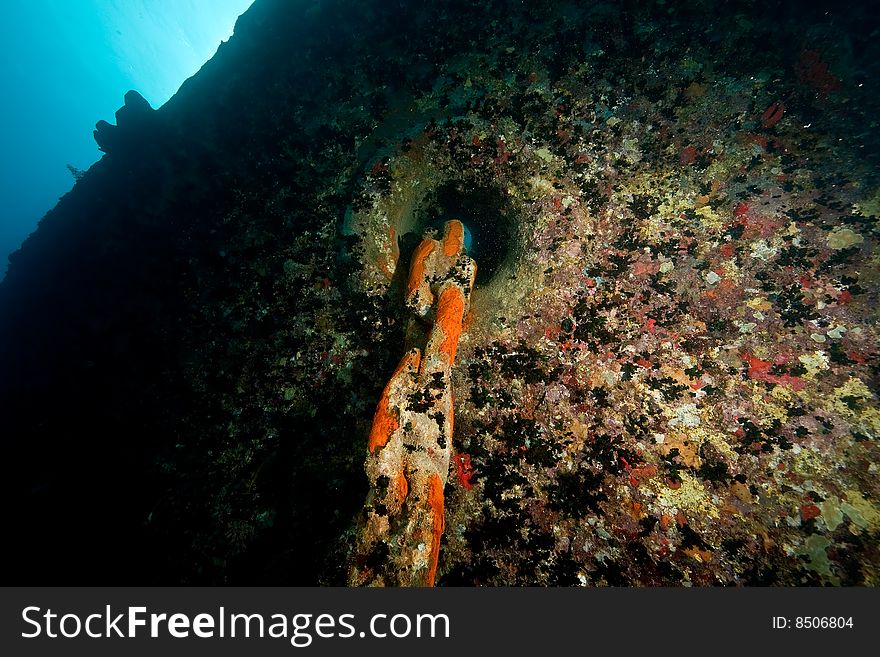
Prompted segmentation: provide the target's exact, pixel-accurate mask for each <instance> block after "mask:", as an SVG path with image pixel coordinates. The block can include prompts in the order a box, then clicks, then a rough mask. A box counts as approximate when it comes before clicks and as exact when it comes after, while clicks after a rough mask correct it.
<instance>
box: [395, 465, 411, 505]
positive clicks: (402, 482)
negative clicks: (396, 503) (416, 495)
mask: <svg viewBox="0 0 880 657" xmlns="http://www.w3.org/2000/svg"><path fill="white" fill-rule="evenodd" d="M397 494H398V495H399V496H400V503H401V505H402V504H403V503H404V502H405V501H406V496H407V495H409V482H408V481H407V480H406V474H405V473H403V472H401V473H400V474H399V475H397Z"/></svg>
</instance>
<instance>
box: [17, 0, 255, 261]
mask: <svg viewBox="0 0 880 657" xmlns="http://www.w3.org/2000/svg"><path fill="white" fill-rule="evenodd" d="M252 2H253V0H4V2H3V3H2V4H3V20H2V21H0V63H2V66H0V93H2V96H3V103H2V106H0V125H2V126H3V132H2V134H3V139H2V148H0V199H2V203H0V277H2V276H3V274H4V273H5V271H6V265H7V260H6V258H7V256H8V254H9V253H11V252H12V251H14V250H16V249H17V248H18V247H19V246H20V245H21V242H22V241H23V240H24V239H25V238H26V237H27V236H28V235H29V234H30V233H31V232H32V231H33V230H34V229H35V228H36V225H37V222H38V221H39V220H40V219H41V218H42V216H43V215H44V214H45V213H46V212H47V211H48V210H50V209H51V208H52V207H53V206H54V205H55V203H56V202H57V201H58V199H59V198H60V197H61V196H63V195H64V194H65V193H66V192H67V191H68V190H69V189H70V188H71V187H72V185H73V182H74V179H73V176H72V175H71V172H70V171H69V170H68V168H67V165H68V164H70V165H71V166H73V167H75V168H77V169H82V170H85V169H88V168H89V166H91V165H92V164H93V163H94V162H95V161H96V160H98V159H99V158H100V156H101V155H102V154H101V152H100V151H98V147H97V145H96V144H95V141H94V139H93V138H92V130H93V129H94V126H95V122H96V121H97V120H98V119H105V120H108V121H110V122H111V123H112V122H114V117H113V115H114V113H115V112H116V110H117V109H119V107H120V106H121V105H122V97H123V95H124V94H125V92H126V91H127V90H129V89H137V90H138V91H139V92H140V93H141V95H143V96H144V97H145V98H146V99H147V100H148V101H149V102H150V104H151V105H152V106H153V107H159V106H160V105H162V104H163V103H164V102H165V101H167V100H168V99H169V98H170V97H171V96H172V95H173V94H174V93H175V92H176V91H177V89H178V88H179V87H180V85H181V84H182V83H183V81H184V80H186V79H187V78H188V77H190V76H192V75H193V74H194V73H196V71H198V69H199V68H200V67H201V66H202V64H204V63H205V62H206V61H207V60H209V59H210V58H211V57H212V56H213V54H214V53H215V52H216V50H217V46H219V45H220V42H221V41H222V40H226V39H228V38H229V36H230V35H231V34H232V30H233V26H234V24H235V20H236V18H237V17H238V16H239V15H240V14H242V13H243V12H244V11H245V10H246V9H247V8H248V7H249V6H250V5H251V4H252Z"/></svg>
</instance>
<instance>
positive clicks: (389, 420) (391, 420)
mask: <svg viewBox="0 0 880 657" xmlns="http://www.w3.org/2000/svg"><path fill="white" fill-rule="evenodd" d="M421 360H422V354H421V352H419V351H418V350H413V351H410V352H409V353H407V354H405V355H404V357H403V358H402V359H401V361H400V364H399V365H398V366H397V369H396V370H394V374H392V375H391V379H389V381H388V384H387V385H386V386H385V389H384V390H383V391H382V396H381V397H380V398H379V403H378V405H377V406H376V413H375V414H374V415H373V426H372V427H371V428H370V437H369V439H368V441H367V447H368V448H369V450H370V454H374V453H375V452H376V450H377V449H379V448H380V447H385V445H387V444H388V440H389V438H391V434H393V433H394V432H395V431H397V430H398V429H399V428H400V419H399V411H398V410H397V409H392V408H391V399H390V397H391V386H392V385H394V381H395V380H396V379H397V377H399V376H400V375H401V373H402V372H403V371H404V370H405V369H407V367H411V368H413V369H418V367H419V363H420V362H421Z"/></svg>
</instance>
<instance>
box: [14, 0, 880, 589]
mask: <svg viewBox="0 0 880 657" xmlns="http://www.w3.org/2000/svg"><path fill="white" fill-rule="evenodd" d="M293 4H298V3H293ZM878 30H880V23H878V20H877V18H876V16H874V15H873V14H872V13H871V10H870V8H869V7H867V6H864V8H862V9H857V8H850V9H847V10H844V8H843V7H838V6H834V5H832V4H828V6H824V5H821V4H817V3H788V2H775V1H772V0H766V1H762V2H757V1H755V2H749V1H745V2H709V1H708V0H706V1H698V0H691V1H687V2H668V1H667V2H662V1H655V2H636V1H632V2H591V3H580V2H570V3H566V2H526V3H522V2H492V1H489V2H468V1H465V0H458V1H456V2H445V3H409V2H402V3H385V2H369V1H366V2H358V3H348V2H336V1H329V0H328V1H325V2H319V3H314V4H310V5H309V6H308V7H307V8H303V7H299V6H298V7H293V6H292V5H291V3H284V2H280V1H278V0H257V2H256V3H255V4H254V6H253V8H252V9H251V10H249V11H248V13H246V14H245V15H244V16H243V17H242V18H241V19H240V20H239V23H238V24H237V27H236V32H235V35H234V36H233V38H232V39H231V40H230V42H229V43H228V44H225V45H224V46H222V47H221V49H220V51H219V52H218V54H217V55H216V56H215V58H214V59H213V60H212V61H211V62H209V63H208V64H207V65H206V66H205V67H204V68H203V69H202V71H201V72H200V73H199V74H198V75H197V76H195V77H194V78H193V79H192V80H190V81H189V82H187V83H186V84H185V85H184V86H183V88H182V89H181V91H180V92H179V93H178V94H177V96H175V98H173V99H172V100H171V101H170V102H169V103H168V104H167V105H165V106H164V107H162V108H160V109H158V110H157V111H156V112H154V113H151V114H150V115H149V117H148V119H146V118H144V119H136V118H132V119H131V123H130V124H126V126H123V122H122V121H121V120H120V122H119V126H118V128H119V130H120V131H122V130H123V129H124V130H127V131H129V133H126V134H130V135H131V136H130V137H128V138H125V139H117V140H113V141H112V142H109V144H108V143H107V142H105V145H106V146H107V148H106V150H107V154H106V155H105V157H104V158H103V160H102V161H101V162H99V163H98V164H96V165H95V166H94V167H93V168H92V169H91V170H90V171H89V172H87V173H86V174H85V175H84V176H83V178H82V179H81V180H80V181H79V182H78V183H77V185H76V187H75V188H74V190H73V191H72V192H71V193H70V194H69V195H67V196H66V197H65V198H64V199H62V200H61V201H60V203H59V205H58V206H57V207H56V209H55V210H53V211H51V212H50V213H49V214H48V215H47V216H46V218H44V220H43V222H42V223H41V226H40V228H39V229H38V231H37V232H36V233H35V234H34V235H33V236H32V237H31V238H30V239H29V240H28V241H27V242H26V243H25V244H24V246H23V248H22V249H21V250H20V251H19V252H18V253H17V254H14V256H13V258H12V259H11V264H10V269H9V273H8V275H7V278H6V279H5V280H4V281H3V283H2V286H0V304H2V314H0V331H2V332H0V339H2V344H3V350H2V359H3V360H2V363H0V365H2V367H0V370H2V372H3V374H2V375H0V379H2V381H0V396H2V397H0V404H2V407H3V409H4V417H3V418H2V421H3V423H4V427H5V428H4V429H3V430H2V433H3V435H4V441H5V442H7V444H8V450H7V457H6V458H7V464H8V466H9V469H10V470H12V472H11V474H10V477H9V481H8V482H7V484H6V485H7V486H9V487H10V491H9V492H10V495H12V499H13V500H14V504H13V505H12V506H13V514H14V517H13V520H14V522H15V524H16V526H17V527H20V528H21V537H20V539H19V540H17V546H16V547H15V550H16V551H17V563H18V564H20V565H22V566H24V567H23V568H22V567H20V566H19V567H17V571H18V572H16V573H10V578H13V579H14V578H15V577H20V578H23V577H24V576H25V573H30V575H32V576H33V577H39V576H42V575H40V574H44V575H45V576H47V577H54V578H58V577H60V578H64V579H70V580H77V578H78V577H81V576H85V577H93V578H95V579H97V580H100V582H101V583H118V582H131V581H132V580H138V581H140V580H143V581H145V582H150V583H175V582H183V583H229V584H248V583H277V584H344V583H345V573H346V570H347V563H348V562H349V560H350V558H351V551H352V546H353V542H354V536H355V528H356V526H357V522H358V517H359V513H360V511H361V508H362V506H363V503H364V499H365V496H366V493H367V478H366V475H365V473H364V460H365V456H366V449H367V448H366V445H367V436H368V434H369V433H370V424H371V421H372V418H373V412H374V409H375V408H376V403H377V401H378V400H379V398H380V395H381V394H382V389H383V387H384V385H385V383H386V382H387V380H388V377H389V376H391V374H392V372H393V371H394V368H395V365H396V363H397V362H398V361H399V359H400V358H401V356H402V355H403V351H402V347H401V345H402V344H403V343H404V332H405V326H406V321H407V311H406V309H405V307H404V304H403V298H402V297H403V293H402V287H403V280H404V279H405V277H406V271H407V268H408V263H409V261H410V258H411V256H412V253H413V250H414V249H415V247H416V244H418V242H419V239H421V237H422V235H423V234H424V233H426V232H428V233H429V234H431V231H434V233H436V231H437V230H438V229H439V227H440V226H442V223H443V222H444V221H446V220H447V219H452V218H457V219H460V220H461V221H462V222H463V223H464V224H465V225H466V226H467V228H468V231H469V236H470V237H471V239H472V243H471V246H470V251H469V254H470V255H471V257H473V259H474V260H475V261H476V263H477V275H476V286H475V288H474V290H473V293H472V297H471V300H470V310H471V313H470V316H469V318H468V319H467V320H466V322H465V325H466V330H465V331H464V333H463V334H462V337H461V341H460V344H459V346H458V352H457V356H456V360H455V368H454V370H453V372H452V384H453V391H454V411H455V421H454V431H453V445H452V452H453V458H452V460H451V464H450V472H449V478H448V482H447V484H446V489H445V491H444V497H445V523H444V533H443V539H442V543H441V548H440V556H439V566H438V569H437V575H436V585H438V586H460V585H464V586H474V585H493V586H494V585H532V584H539V585H550V586H576V585H586V586H598V585H615V586H658V585H666V586H669V585H671V586H691V585H694V586H708V585H745V586H755V585H786V586H792V585H844V586H851V585H876V584H877V583H878V577H880V575H878V572H877V568H878V566H880V553H878V536H880V487H878V483H877V467H878V461H880V453H878V452H880V450H878V432H880V404H878V394H880V393H878V378H877V366H878V357H877V356H878V353H877V351H878V346H877V345H878V339H877V338H878V336H877V319H878V318H877V308H878V278H880V260H878V256H877V254H876V252H875V243H876V240H877V218H878V216H880V169H878V161H880V159H878V158H880V141H878V131H877V121H878V117H880V113H878V105H880V93H878V92H877V81H878V79H880V78H878V66H880V51H878V45H877V38H876V35H877V31H878ZM74 565H76V568H78V569H79V570H78V571H77V572H78V573H82V575H79V574H74ZM53 581H56V580H54V579H53ZM77 581H79V580H77Z"/></svg>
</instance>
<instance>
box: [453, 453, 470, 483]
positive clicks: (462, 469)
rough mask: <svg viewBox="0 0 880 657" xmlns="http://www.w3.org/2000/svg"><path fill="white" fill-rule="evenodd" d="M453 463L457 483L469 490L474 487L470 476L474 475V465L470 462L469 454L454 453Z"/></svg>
mask: <svg viewBox="0 0 880 657" xmlns="http://www.w3.org/2000/svg"><path fill="white" fill-rule="evenodd" d="M452 460H453V462H454V463H455V474H456V476H457V477H458V483H460V484H461V485H462V486H464V488H466V489H467V490H470V489H471V488H473V487H474V482H473V481H472V477H473V476H474V465H473V463H471V455H470V454H456V455H455V456H453V457H452Z"/></svg>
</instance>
